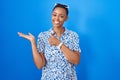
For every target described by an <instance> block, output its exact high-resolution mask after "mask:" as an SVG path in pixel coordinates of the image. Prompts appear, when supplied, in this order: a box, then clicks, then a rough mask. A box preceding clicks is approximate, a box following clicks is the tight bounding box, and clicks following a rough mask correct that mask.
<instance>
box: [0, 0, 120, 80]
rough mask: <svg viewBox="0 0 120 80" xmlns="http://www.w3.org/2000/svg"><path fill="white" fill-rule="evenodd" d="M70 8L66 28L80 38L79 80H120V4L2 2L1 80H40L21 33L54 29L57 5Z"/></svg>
mask: <svg viewBox="0 0 120 80" xmlns="http://www.w3.org/2000/svg"><path fill="white" fill-rule="evenodd" d="M57 2H60V3H64V4H68V5H69V20H68V21H67V22H66V23H65V24H64V25H65V26H66V27H67V28H68V29H71V30H73V31H75V32H77V33H78V34H79V37H80V47H81V49H82V53H81V62H80V64H79V65H78V66H76V71H77V75H78V80H120V77H119V76H120V6H119V4H120V1H119V0H2V1H0V80H8V79H9V80H39V79H40V77H41V70H38V69H37V68H36V66H35V64H34V61H33V57H32V51H31V44H30V42H29V41H27V40H25V39H23V38H20V37H19V36H18V35H17V32H18V31H21V32H23V33H26V34H27V33H28V32H31V33H32V34H33V35H35V37H36V39H37V36H38V34H39V33H40V32H42V31H46V30H48V29H49V28H51V27H52V24H51V12H52V8H53V7H54V4H55V3H57Z"/></svg>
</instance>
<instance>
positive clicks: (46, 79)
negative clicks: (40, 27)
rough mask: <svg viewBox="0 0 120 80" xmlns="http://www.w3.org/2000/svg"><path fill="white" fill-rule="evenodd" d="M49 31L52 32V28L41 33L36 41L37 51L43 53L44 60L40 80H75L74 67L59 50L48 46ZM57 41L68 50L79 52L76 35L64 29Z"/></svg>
mask: <svg viewBox="0 0 120 80" xmlns="http://www.w3.org/2000/svg"><path fill="white" fill-rule="evenodd" d="M51 31H53V30H52V28H51V29H50V30H48V31H45V32H41V33H40V34H39V36H38V40H37V48H38V51H39V52H42V53H44V55H45V58H46V64H45V66H44V67H43V68H42V77H41V80H77V76H76V71H75V65H74V64H72V63H70V62H69V61H68V60H67V59H66V57H65V56H64V54H63V53H62V52H61V50H60V49H58V48H57V47H56V46H51V45H50V44H49V41H48V38H50V37H51V36H50V32H51ZM55 36H56V35H55ZM59 40H61V41H62V42H63V44H64V45H66V46H67V47H68V48H69V49H71V50H74V51H79V52H81V50H80V47H79V38H78V35H77V33H75V32H73V31H71V30H68V29H66V28H65V31H64V33H63V34H62V35H61V37H60V38H59Z"/></svg>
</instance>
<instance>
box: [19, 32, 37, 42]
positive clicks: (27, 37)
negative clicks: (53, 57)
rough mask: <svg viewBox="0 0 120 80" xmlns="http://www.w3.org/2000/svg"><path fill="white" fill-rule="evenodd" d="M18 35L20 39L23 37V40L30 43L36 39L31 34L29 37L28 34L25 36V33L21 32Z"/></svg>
mask: <svg viewBox="0 0 120 80" xmlns="http://www.w3.org/2000/svg"><path fill="white" fill-rule="evenodd" d="M18 35H19V36H20V37H23V38H25V39H28V40H29V41H30V42H32V41H34V40H35V37H34V36H33V35H32V34H31V33H28V35H26V34H23V33H21V32H18Z"/></svg>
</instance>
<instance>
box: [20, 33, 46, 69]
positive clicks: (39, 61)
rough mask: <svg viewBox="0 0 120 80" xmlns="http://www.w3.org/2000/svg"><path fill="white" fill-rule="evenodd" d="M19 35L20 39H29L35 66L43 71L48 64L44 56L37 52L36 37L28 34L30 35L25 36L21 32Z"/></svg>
mask: <svg viewBox="0 0 120 80" xmlns="http://www.w3.org/2000/svg"><path fill="white" fill-rule="evenodd" d="M18 35H19V36H20V37H23V38H26V39H28V40H29V41H30V42H31V46H32V54H33V59H34V62H35V65H36V66H37V68H38V69H41V68H42V67H43V66H44V65H45V64H46V60H45V56H44V54H43V53H39V52H38V50H37V46H36V41H35V37H34V36H33V35H32V34H31V33H28V35H25V34H23V33H21V32H18Z"/></svg>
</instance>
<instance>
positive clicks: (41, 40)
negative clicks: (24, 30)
mask: <svg viewBox="0 0 120 80" xmlns="http://www.w3.org/2000/svg"><path fill="white" fill-rule="evenodd" d="M43 37H44V36H43V33H42V32H41V33H40V34H39V35H38V39H37V49H38V52H41V53H44V47H45V43H44V38H43Z"/></svg>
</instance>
